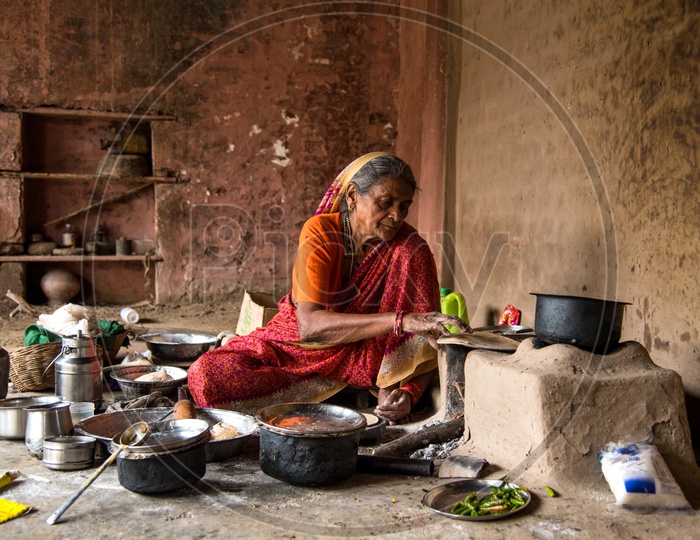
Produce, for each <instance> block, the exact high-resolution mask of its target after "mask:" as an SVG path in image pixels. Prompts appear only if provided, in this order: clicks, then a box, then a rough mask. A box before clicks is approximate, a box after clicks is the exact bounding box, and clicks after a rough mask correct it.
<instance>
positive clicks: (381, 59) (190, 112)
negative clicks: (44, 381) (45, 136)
mask: <svg viewBox="0 0 700 540" xmlns="http://www.w3.org/2000/svg"><path fill="white" fill-rule="evenodd" d="M397 4H398V3H397ZM395 15H396V9H395V8H392V6H373V5H372V4H369V3H366V4H363V3H358V4H357V5H353V4H346V3H342V4H337V3H333V2H331V3H324V4H316V5H315V6H311V7H309V5H308V4H302V3H299V2H276V3H275V4H273V5H270V6H268V5H265V4H260V3H258V2H250V1H240V2H219V1H216V2H184V3H175V4H172V3H162V2H155V1H147V0H144V1H142V2H136V3H132V2H127V3H124V2H116V1H108V2H89V1H87V0H68V1H63V0H62V1H60V2H58V1H48V2H47V1H38V0H36V1H31V0H30V1H29V2H25V3H22V4H18V5H16V6H14V5H13V6H9V5H8V6H6V7H5V8H4V10H3V17H2V19H1V20H0V32H2V34H3V35H5V36H11V39H7V40H5V43H4V45H3V47H2V49H0V66H2V68H0V105H3V106H5V107H8V108H10V109H12V108H21V107H37V106H54V107H62V108H77V109H90V110H99V111H120V112H130V111H142V112H148V113H150V114H158V113H164V114H170V115H175V116H176V117H177V121H175V122H163V123H153V124H152V129H153V156H152V157H153V168H154V172H155V174H171V175H176V176H178V177H179V178H180V179H181V180H183V181H182V182H178V183H166V184H159V185H156V189H155V210H154V216H153V220H154V222H155V225H154V226H155V230H156V231H157V237H158V250H159V253H160V254H161V255H162V257H163V259H164V260H163V262H161V263H156V265H157V266H156V272H157V279H156V297H157V300H158V301H159V302H160V303H173V304H175V303H178V302H185V303H190V302H209V301H212V302H236V301H237V300H238V299H239V298H240V295H241V293H242V289H244V288H248V289H254V290H261V291H269V292H274V293H275V294H276V295H277V296H281V295H282V294H284V293H285V292H286V291H287V290H288V289H289V287H290V282H289V278H290V274H291V266H292V261H293V257H294V253H295V251H296V244H297V236H298V233H299V230H300V229H301V225H302V223H303V221H304V220H305V219H307V218H308V217H309V216H311V215H312V214H313V212H314V210H315V209H316V205H317V204H318V202H319V201H320V199H321V197H322V196H323V194H324V193H325V190H326V188H327V186H328V185H329V184H330V182H331V181H332V180H333V178H334V177H335V175H336V174H337V173H338V172H340V170H341V169H342V168H343V167H344V166H345V165H346V164H347V163H348V162H349V161H350V160H352V159H354V158H355V157H357V156H358V155H360V154H362V153H364V152H367V151H374V150H389V151H396V145H395V143H396V137H397V134H396V126H397V124H398V104H397V100H398V84H399V70H400V58H399V55H400V54H399V22H398V20H397V18H396V16H395ZM10 121H11V120H8V122H10ZM4 125H5V124H0V127H3V126H4ZM5 127H8V129H16V126H13V125H7V126H5ZM3 129H4V128H3ZM407 129H412V126H411V125H410V124H409V125H408V126H407ZM0 140H3V137H2V136H1V134H0ZM10 150H12V149H8V150H6V151H4V152H3V153H2V154H1V155H0V160H1V161H2V163H9V164H10V166H8V167H5V166H4V165H3V168H11V166H12V163H13V161H12V160H13V154H12V152H11V151H10ZM7 189H10V188H7ZM12 189H14V188H12ZM5 221H10V222H19V216H18V215H17V212H14V213H13V214H12V216H10V217H9V218H8V219H5ZM6 266H7V265H6Z"/></svg>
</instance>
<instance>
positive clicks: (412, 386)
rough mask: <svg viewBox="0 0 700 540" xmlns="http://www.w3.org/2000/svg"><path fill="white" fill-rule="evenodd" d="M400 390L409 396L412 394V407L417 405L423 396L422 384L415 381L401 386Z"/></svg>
mask: <svg viewBox="0 0 700 540" xmlns="http://www.w3.org/2000/svg"><path fill="white" fill-rule="evenodd" d="M399 390H403V391H404V392H406V393H407V394H408V395H409V396H411V408H413V407H415V406H416V404H417V403H418V400H419V399H420V396H421V389H420V386H418V385H417V384H416V383H414V382H407V383H406V384H404V385H403V386H402V387H401V388H399Z"/></svg>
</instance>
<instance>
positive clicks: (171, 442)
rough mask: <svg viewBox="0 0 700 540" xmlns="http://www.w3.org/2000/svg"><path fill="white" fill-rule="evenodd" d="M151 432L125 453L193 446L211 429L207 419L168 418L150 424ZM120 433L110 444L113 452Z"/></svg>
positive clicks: (146, 453)
mask: <svg viewBox="0 0 700 540" xmlns="http://www.w3.org/2000/svg"><path fill="white" fill-rule="evenodd" d="M149 428H150V432H149V433H148V435H147V436H146V438H145V439H144V440H143V441H142V442H141V443H140V444H139V445H136V446H128V447H127V448H125V449H124V450H123V452H122V453H123V454H127V455H129V454H139V455H150V454H155V453H160V452H168V451H172V450H180V449H183V448H187V447H189V446H193V445H195V444H197V443H198V442H200V441H202V440H203V439H204V437H206V435H207V432H208V431H209V424H208V423H207V422H206V421H205V420H195V419H186V420H168V421H166V422H156V423H153V424H149ZM120 437H121V433H118V434H117V435H115V436H114V437H113V438H112V442H111V443H110V445H109V449H110V451H111V452H114V451H115V450H116V449H117V448H119V438H120Z"/></svg>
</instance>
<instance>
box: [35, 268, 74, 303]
mask: <svg viewBox="0 0 700 540" xmlns="http://www.w3.org/2000/svg"><path fill="white" fill-rule="evenodd" d="M40 286H41V290H42V291H43V293H44V294H45V295H46V297H47V298H48V299H49V305H52V306H62V305H63V304H66V303H68V302H69V301H70V299H71V298H73V297H74V296H75V295H76V294H78V291H80V280H79V279H78V276H76V275H75V274H73V273H72V272H69V271H68V270H61V269H57V270H51V271H49V272H47V273H46V274H44V275H43V276H42V278H41V283H40Z"/></svg>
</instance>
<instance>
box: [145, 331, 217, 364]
mask: <svg viewBox="0 0 700 540" xmlns="http://www.w3.org/2000/svg"><path fill="white" fill-rule="evenodd" d="M140 339H142V340H143V341H145V342H146V346H147V347H148V350H149V351H151V353H152V354H153V356H154V357H156V358H157V359H160V360H164V361H166V362H167V361H169V362H190V361H194V360H196V359H197V358H199V357H200V356H202V355H203V354H204V353H205V352H207V351H208V350H209V349H211V348H212V347H213V346H214V345H215V344H216V342H217V336H216V335H214V334H209V333H206V332H201V333H197V332H153V333H149V334H143V335H142V336H141V337H140Z"/></svg>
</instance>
